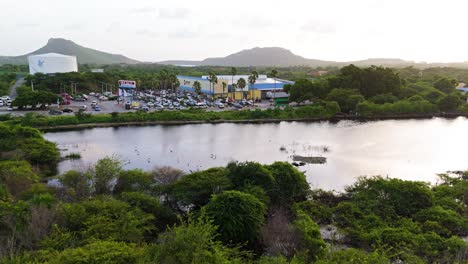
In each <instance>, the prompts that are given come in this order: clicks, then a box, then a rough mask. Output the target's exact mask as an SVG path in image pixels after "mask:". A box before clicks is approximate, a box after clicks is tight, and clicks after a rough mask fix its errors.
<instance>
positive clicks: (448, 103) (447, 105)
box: [438, 93, 463, 111]
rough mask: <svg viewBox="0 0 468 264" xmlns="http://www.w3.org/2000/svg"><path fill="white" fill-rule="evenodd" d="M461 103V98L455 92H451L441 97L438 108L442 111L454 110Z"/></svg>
mask: <svg viewBox="0 0 468 264" xmlns="http://www.w3.org/2000/svg"><path fill="white" fill-rule="evenodd" d="M462 104H463V100H462V99H461V98H460V95H459V94H457V93H451V94H448V95H445V96H444V97H442V98H441V99H440V100H439V102H438V105H439V108H440V110H442V111H456V110H457V109H458V107H460V106H461V105H462Z"/></svg>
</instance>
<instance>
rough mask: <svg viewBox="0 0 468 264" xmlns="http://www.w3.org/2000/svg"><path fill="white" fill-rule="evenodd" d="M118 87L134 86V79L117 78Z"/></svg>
mask: <svg viewBox="0 0 468 264" xmlns="http://www.w3.org/2000/svg"><path fill="white" fill-rule="evenodd" d="M119 87H120V88H133V89H135V88H136V81H130V80H119Z"/></svg>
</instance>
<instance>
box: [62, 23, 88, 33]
mask: <svg viewBox="0 0 468 264" xmlns="http://www.w3.org/2000/svg"><path fill="white" fill-rule="evenodd" d="M83 28H84V26H83V25H80V24H70V25H66V26H64V27H63V29H64V30H70V31H77V30H82V29H83Z"/></svg>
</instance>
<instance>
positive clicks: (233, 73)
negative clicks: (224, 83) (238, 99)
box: [231, 67, 237, 98]
mask: <svg viewBox="0 0 468 264" xmlns="http://www.w3.org/2000/svg"><path fill="white" fill-rule="evenodd" d="M234 75H237V69H236V67H231V84H232V85H233V87H232V88H234ZM234 92H235V90H234ZM232 96H233V98H234V96H235V95H234V93H233V94H232Z"/></svg>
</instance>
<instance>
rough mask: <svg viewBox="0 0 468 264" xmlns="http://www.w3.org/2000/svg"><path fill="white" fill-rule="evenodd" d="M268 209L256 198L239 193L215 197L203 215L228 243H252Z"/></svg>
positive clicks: (231, 192)
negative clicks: (216, 227)
mask: <svg viewBox="0 0 468 264" xmlns="http://www.w3.org/2000/svg"><path fill="white" fill-rule="evenodd" d="M265 212H266V207H265V205H264V204H263V203H262V202H260V200H258V199H257V198H256V197H255V196H253V195H251V194H247V193H242V192H239V191H225V192H223V193H221V194H216V195H213V197H212V198H211V201H210V202H209V203H208V204H207V205H206V206H205V207H204V208H203V215H204V216H206V217H207V218H208V219H210V220H212V221H213V224H214V225H216V226H218V232H219V233H220V234H221V239H222V240H223V241H224V242H226V243H244V242H249V243H252V242H254V241H255V240H256V239H257V236H258V233H259V231H260V227H261V226H262V224H263V222H264V218H265Z"/></svg>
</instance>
